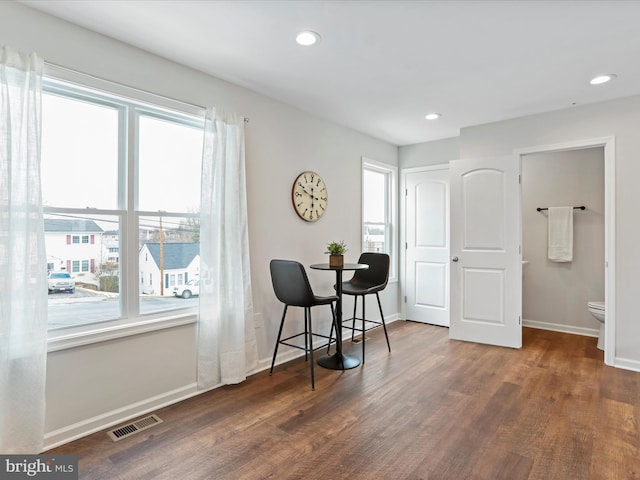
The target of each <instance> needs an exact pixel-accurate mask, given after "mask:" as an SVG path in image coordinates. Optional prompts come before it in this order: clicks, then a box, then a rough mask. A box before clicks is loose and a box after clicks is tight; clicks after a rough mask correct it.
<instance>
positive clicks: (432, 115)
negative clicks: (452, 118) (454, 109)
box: [424, 113, 441, 120]
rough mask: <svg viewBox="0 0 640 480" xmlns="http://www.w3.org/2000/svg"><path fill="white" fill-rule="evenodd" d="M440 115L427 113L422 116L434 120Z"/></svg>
mask: <svg viewBox="0 0 640 480" xmlns="http://www.w3.org/2000/svg"><path fill="white" fill-rule="evenodd" d="M440 117H441V115H440V114H439V113H429V114H428V115H425V117H424V118H426V119H427V120H435V119H436V118H440Z"/></svg>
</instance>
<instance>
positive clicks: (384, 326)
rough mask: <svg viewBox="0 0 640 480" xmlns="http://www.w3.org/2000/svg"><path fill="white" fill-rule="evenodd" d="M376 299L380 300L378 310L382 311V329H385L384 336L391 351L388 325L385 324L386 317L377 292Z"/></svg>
mask: <svg viewBox="0 0 640 480" xmlns="http://www.w3.org/2000/svg"><path fill="white" fill-rule="evenodd" d="M376 298H377V299H378V308H379V309H380V318H381V319H382V328H384V336H385V338H386V339H387V348H388V349H389V351H391V344H390V343H389V335H387V324H386V323H385V322H384V315H383V314H382V305H381V304H380V296H379V295H378V292H376Z"/></svg>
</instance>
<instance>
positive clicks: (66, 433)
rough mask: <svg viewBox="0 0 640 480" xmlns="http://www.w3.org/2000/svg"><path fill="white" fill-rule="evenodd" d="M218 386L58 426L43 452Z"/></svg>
mask: <svg viewBox="0 0 640 480" xmlns="http://www.w3.org/2000/svg"><path fill="white" fill-rule="evenodd" d="M400 318H401V317H400V314H399V313H398V314H395V315H391V316H388V317H385V320H386V323H387V324H389V323H392V322H395V321H396V320H400ZM318 342H319V343H318V345H320V344H321V343H320V340H319V341H318ZM302 355H304V352H303V351H302V350H298V349H290V350H287V351H283V352H282V354H280V352H278V357H277V358H276V365H280V364H282V363H285V362H288V361H290V360H293V359H295V358H297V357H300V356H302ZM271 358H272V357H271V356H269V357H268V358H263V359H262V360H260V361H259V362H258V366H257V367H256V368H255V369H253V370H252V371H251V372H248V373H247V376H249V375H253V374H255V373H258V372H261V371H263V370H267V369H269V368H271ZM215 388H217V387H213V388H211V389H208V390H198V385H197V384H196V383H193V384H191V385H185V386H184V387H180V388H177V389H175V390H171V391H169V392H165V393H163V394H161V395H156V396H155V397H150V398H147V399H145V400H142V401H140V402H136V403H132V404H131V405H126V406H124V407H121V408H118V409H115V410H112V411H110V412H105V413H103V414H101V415H97V416H95V417H93V418H88V419H86V420H83V421H81V422H77V423H74V424H72V425H68V426H66V427H63V428H59V429H57V430H54V431H52V432H48V433H46V434H45V436H44V449H43V451H47V450H50V449H52V448H55V447H58V446H60V445H64V444H65V443H69V442H72V441H74V440H77V439H79V438H82V437H86V436H87V435H91V434H92V433H96V432H100V431H102V430H106V429H108V428H110V427H113V426H115V425H120V424H122V423H125V422H127V421H129V420H132V419H134V418H138V417H140V416H142V415H146V414H148V413H151V412H154V411H156V410H158V409H160V408H164V407H167V406H169V405H173V404H174V403H178V402H181V401H183V400H187V399H189V398H191V397H195V396H196V395H200V394H201V393H205V392H208V391H210V390H213V389H215Z"/></svg>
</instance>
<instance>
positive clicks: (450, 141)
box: [398, 137, 460, 168]
mask: <svg viewBox="0 0 640 480" xmlns="http://www.w3.org/2000/svg"><path fill="white" fill-rule="evenodd" d="M459 155H460V139H459V138H458V137H453V138H445V139H442V140H435V141H433V142H427V143H417V144H415V145H405V146H403V147H400V148H399V151H398V164H399V166H400V168H412V167H424V166H427V165H437V164H439V163H449V162H450V161H451V160H457V159H458V158H460V157H459Z"/></svg>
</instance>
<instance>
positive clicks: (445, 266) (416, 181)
mask: <svg viewBox="0 0 640 480" xmlns="http://www.w3.org/2000/svg"><path fill="white" fill-rule="evenodd" d="M402 181H403V186H404V188H403V191H404V193H405V198H404V200H405V201H404V202H401V204H402V205H403V207H404V215H403V217H402V218H403V221H404V228H403V229H402V231H403V233H404V246H405V248H404V254H405V258H404V262H403V265H405V276H404V278H405V282H404V294H405V296H404V300H405V303H404V305H405V309H404V310H405V312H404V314H405V318H406V319H407V320H412V321H416V322H422V323H429V324H432V325H439V326H443V327H448V326H449V284H450V279H449V272H450V265H449V235H450V234H449V166H448V165H435V166H432V167H424V168H414V169H407V170H405V171H404V172H403V175H402Z"/></svg>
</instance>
